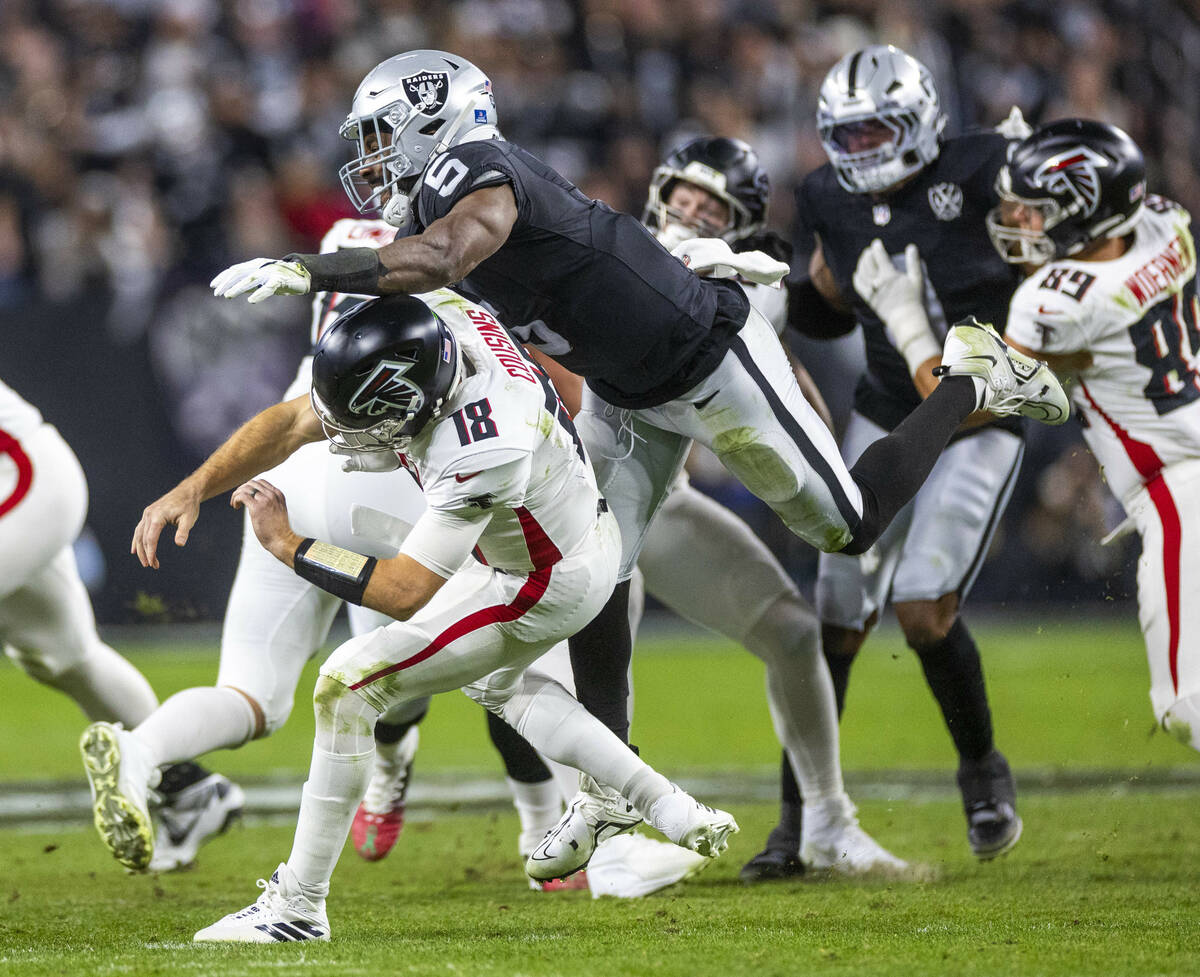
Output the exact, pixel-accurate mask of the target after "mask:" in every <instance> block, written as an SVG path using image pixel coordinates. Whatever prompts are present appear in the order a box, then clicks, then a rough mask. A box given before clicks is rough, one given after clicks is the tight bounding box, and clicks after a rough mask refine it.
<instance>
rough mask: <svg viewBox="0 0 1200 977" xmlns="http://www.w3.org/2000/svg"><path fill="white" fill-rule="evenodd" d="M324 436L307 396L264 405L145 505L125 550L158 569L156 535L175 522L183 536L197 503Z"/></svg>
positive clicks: (179, 542) (181, 541)
mask: <svg viewBox="0 0 1200 977" xmlns="http://www.w3.org/2000/svg"><path fill="white" fill-rule="evenodd" d="M323 437H324V432H323V431H322V430H321V424H320V422H319V421H318V420H317V417H316V415H315V414H314V413H313V411H312V406H311V405H310V404H309V402H308V398H307V397H297V398H296V399H295V400H289V401H287V402H286V403H282V404H276V405H274V406H273V407H268V408H267V409H266V410H264V411H262V412H261V413H259V414H258V415H256V416H255V417H252V418H251V419H250V420H249V421H247V422H246V423H245V424H243V425H242V426H241V427H240V428H238V429H237V430H236V431H235V432H234V433H233V434H232V435H231V436H230V438H229V440H228V441H226V442H225V443H224V444H223V445H221V447H219V448H218V449H217V450H216V451H214V452H213V453H212V455H210V456H209V458H208V460H207V461H205V462H204V464H202V465H201V466H200V467H199V468H197V469H196V470H195V471H194V472H193V473H192V474H191V475H189V476H188V477H187V478H185V479H184V480H183V481H182V482H180V483H179V484H178V485H176V486H175V488H173V489H171V491H170V492H168V493H167V494H166V495H164V496H163V497H162V498H160V499H158V500H157V501H155V502H152V503H150V505H148V506H146V508H145V510H144V511H143V512H142V518H141V520H140V521H139V522H138V524H137V528H136V529H134V531H133V541H132V543H131V545H130V552H131V553H133V554H134V555H135V556H136V557H137V558H138V559H139V560H140V561H141V564H142V566H144V567H153V568H154V569H155V570H157V569H158V566H159V563H158V538H159V536H160V535H161V534H162V531H163V529H165V528H166V527H167V526H175V545H176V546H183V545H185V544H186V543H187V541H188V535H189V534H190V533H191V529H192V526H194V525H195V524H196V519H197V517H198V516H199V514H200V503H201V502H203V501H205V500H206V499H211V498H212V497H213V496H214V495H218V494H220V493H221V492H226V491H228V490H229V489H232V488H234V487H235V486H237V485H240V484H241V483H242V482H244V481H246V480H247V479H249V478H251V477H253V476H254V475H257V474H258V473H259V472H264V471H266V470H267V469H268V468H274V467H275V466H276V465H278V464H279V463H280V462H282V461H283V460H284V459H285V458H287V457H289V456H290V455H291V454H292V453H293V452H294V451H295V450H296V449H297V448H299V447H300V446H301V445H304V444H308V443H309V442H311V441H320V440H321V439H322V438H323Z"/></svg>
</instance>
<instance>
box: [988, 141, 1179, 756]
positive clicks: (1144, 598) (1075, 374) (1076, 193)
mask: <svg viewBox="0 0 1200 977" xmlns="http://www.w3.org/2000/svg"><path fill="white" fill-rule="evenodd" d="M1145 172H1146V167H1145V161H1144V159H1143V157H1142V153H1141V150H1140V149H1139V148H1138V147H1137V145H1136V144H1135V143H1134V142H1133V140H1132V139H1130V138H1129V136H1127V135H1126V134H1125V133H1124V132H1122V131H1121V130H1120V129H1118V128H1117V127H1116V126H1112V125H1107V124H1105V123H1102V122H1094V121H1090V120H1085V119H1066V120H1063V121H1060V122H1052V123H1050V124H1048V125H1044V126H1041V127H1040V128H1038V129H1037V130H1036V131H1034V132H1033V133H1032V134H1031V135H1030V136H1029V137H1028V138H1026V139H1025V140H1024V141H1022V142H1021V143H1019V144H1018V145H1017V146H1016V148H1015V149H1014V151H1013V153H1012V157H1011V159H1010V160H1009V162H1008V163H1007V165H1005V166H1004V167H1003V168H1002V169H1001V170H1000V173H999V176H998V177H997V183H996V186H997V191H998V192H999V195H1000V203H999V206H998V207H997V208H996V209H995V210H993V211H992V212H991V214H989V216H988V229H989V231H990V232H991V234H992V240H993V241H994V242H995V245H996V248H997V250H998V251H999V253H1000V255H1001V257H1003V258H1004V260H1005V261H1009V262H1012V263H1014V264H1019V265H1022V266H1024V267H1025V268H1027V269H1033V272H1032V274H1030V276H1029V277H1028V278H1026V279H1025V280H1024V282H1022V283H1021V286H1020V287H1019V288H1018V289H1017V292H1016V294H1015V295H1014V296H1013V299H1012V306H1011V308H1010V309H1009V313H1008V337H1009V341H1010V343H1011V344H1012V345H1013V346H1014V348H1017V349H1023V350H1025V351H1027V352H1029V353H1030V355H1034V356H1037V357H1038V358H1040V359H1044V360H1046V361H1048V362H1049V364H1050V365H1051V366H1052V367H1053V368H1054V369H1055V370H1056V371H1058V372H1060V373H1061V374H1062V375H1063V376H1064V377H1071V378H1073V379H1074V380H1075V381H1076V382H1075V385H1074V390H1073V399H1074V402H1075V407H1076V409H1077V410H1078V411H1079V416H1080V419H1081V420H1082V421H1083V436H1084V438H1085V439H1086V441H1087V443H1088V446H1089V447H1090V448H1091V449H1092V452H1093V453H1094V454H1095V456H1096V459H1097V461H1099V462H1100V466H1101V468H1102V469H1103V473H1104V480H1105V481H1106V482H1107V483H1108V486H1109V488H1110V489H1112V491H1113V493H1114V494H1115V495H1116V496H1117V498H1118V499H1120V500H1121V504H1122V505H1123V506H1124V507H1125V511H1126V513H1127V514H1128V518H1127V520H1126V522H1127V523H1128V524H1130V525H1131V526H1132V527H1133V528H1136V530H1137V533H1138V535H1139V536H1140V537H1141V541H1142V553H1141V558H1140V559H1139V560H1138V577H1137V581H1138V610H1139V618H1140V620H1141V625H1142V633H1143V634H1144V636H1145V639H1146V654H1147V656H1148V657H1149V660H1150V703H1151V705H1152V706H1153V709H1154V715H1155V718H1156V719H1157V720H1158V722H1159V723H1160V724H1161V725H1162V728H1163V729H1165V730H1166V731H1167V732H1168V733H1170V734H1171V735H1173V736H1174V737H1176V738H1177V739H1178V740H1179V741H1180V742H1182V743H1185V744H1187V745H1189V746H1191V747H1192V749H1200V654H1198V653H1197V645H1198V644H1200V635H1198V629H1200V617H1198V615H1200V607H1197V609H1196V610H1195V611H1193V610H1190V609H1189V608H1192V607H1194V606H1195V605H1193V604H1192V603H1191V602H1190V599H1188V598H1187V595H1188V594H1193V595H1194V594H1195V593H1196V592H1197V590H1200V558H1198V557H1197V556H1196V555H1195V554H1196V552H1197V547H1196V545H1195V544H1196V539H1197V538H1198V536H1197V534H1200V491H1198V488H1200V364H1198V362H1197V356H1198V355H1200V323H1198V322H1197V318H1198V316H1200V308H1198V305H1197V296H1196V245H1195V241H1194V239H1193V236H1192V230H1191V225H1192V218H1191V215H1190V214H1189V213H1188V212H1187V211H1186V210H1184V208H1182V207H1181V206H1179V204H1177V203H1174V202H1173V201H1170V200H1166V199H1164V198H1162V197H1158V196H1154V195H1147V193H1146V182H1145ZM1193 642H1196V644H1194V643H1193Z"/></svg>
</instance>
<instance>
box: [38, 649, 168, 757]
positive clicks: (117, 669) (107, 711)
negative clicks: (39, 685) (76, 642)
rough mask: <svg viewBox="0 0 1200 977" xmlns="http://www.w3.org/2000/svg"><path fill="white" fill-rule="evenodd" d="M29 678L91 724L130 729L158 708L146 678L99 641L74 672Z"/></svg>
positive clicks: (72, 670) (67, 671) (70, 669)
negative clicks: (61, 698) (57, 693)
mask: <svg viewBox="0 0 1200 977" xmlns="http://www.w3.org/2000/svg"><path fill="white" fill-rule="evenodd" d="M30 674H31V675H32V676H33V677H34V678H36V679H37V680H38V681H40V682H44V683H45V684H46V685H50V686H53V687H54V688H56V689H58V690H59V691H60V692H64V693H66V694H67V695H68V696H70V697H71V698H72V699H74V700H75V703H76V704H77V705H78V706H79V708H80V709H82V710H83V713H84V715H85V716H87V717H88V719H90V720H92V721H103V722H116V723H121V724H122V725H124V727H125V728H126V729H133V727H134V726H136V725H137V724H138V723H140V722H141V721H142V720H143V719H145V718H146V717H147V716H149V715H150V713H152V712H154V710H155V709H156V708H158V696H156V695H155V694H154V690H153V689H152V688H150V683H149V682H147V681H146V678H145V676H144V675H142V673H141V672H139V671H138V670H137V669H136V668H134V667H133V665H131V664H130V663H129V662H128V661H127V660H126V659H124V658H122V657H121V656H120V655H118V654H117V653H116V652H115V651H113V650H112V649H111V648H110V647H109V646H108V645H106V644H104V643H103V642H101V641H99V640H96V641H93V642H91V643H90V647H89V648H88V652H87V655H86V657H85V658H84V659H83V661H81V662H80V663H79V664H78V665H75V666H74V667H73V668H68V669H67V670H66V671H64V672H60V673H58V674H57V675H42V674H39V673H37V672H31V673H30ZM189 759H190V757H189Z"/></svg>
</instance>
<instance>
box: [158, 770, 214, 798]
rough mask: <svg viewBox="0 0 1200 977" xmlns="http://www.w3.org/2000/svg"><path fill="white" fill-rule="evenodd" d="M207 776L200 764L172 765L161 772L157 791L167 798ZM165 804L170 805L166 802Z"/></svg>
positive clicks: (207, 772) (206, 771) (207, 773)
mask: <svg viewBox="0 0 1200 977" xmlns="http://www.w3.org/2000/svg"><path fill="white" fill-rule="evenodd" d="M208 775H209V771H208V770H205V769H204V768H203V767H202V766H200V764H198V763H193V762H192V761H191V760H185V761H184V762H183V763H172V764H171V765H170V766H169V767H167V768H166V769H165V770H163V772H162V779H160V780H159V782H158V786H157V787H155V788H154V789H155V790H157V791H158V792H159V793H160V794H162V795H163V796H164V797H166V798H169V797H170V795H171V794H178V793H179V792H180V791H181V790H183V789H184V788H185V787H191V786H192V784H197V783H199V782H200V781H201V780H203V779H204V778H205V777H207V776H208ZM167 803H170V801H169V800H168V801H167Z"/></svg>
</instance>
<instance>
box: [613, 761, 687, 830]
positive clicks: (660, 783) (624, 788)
mask: <svg viewBox="0 0 1200 977" xmlns="http://www.w3.org/2000/svg"><path fill="white" fill-rule="evenodd" d="M674 789H675V788H674V787H672V786H671V781H669V780H667V778H666V777H664V776H663V775H662V774H661V773H659V772H658V771H657V770H655V769H653V768H652V767H650V766H649V765H647V764H645V763H643V764H642V765H641V768H640V769H639V770H638V771H637V772H636V773H634V775H633V776H632V777H630V778H629V779H628V780H627V781H625V783H624V784H622V785H620V786H619V787H617V790H619V791H620V792H621V794H622V796H623V797H625V799H626V800H628V801H629V803H630V804H632V805H633V806H634V807H636V808H637V809H638V811H639V812H640V813H641V815H642V816H643V817H645V816H646V815H648V814H649V813H650V808H652V807H653V806H654V802H655V801H657V800H658V799H659V798H660V797H666V796H667V795H668V794H669V793H671V791H673V790H674Z"/></svg>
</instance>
